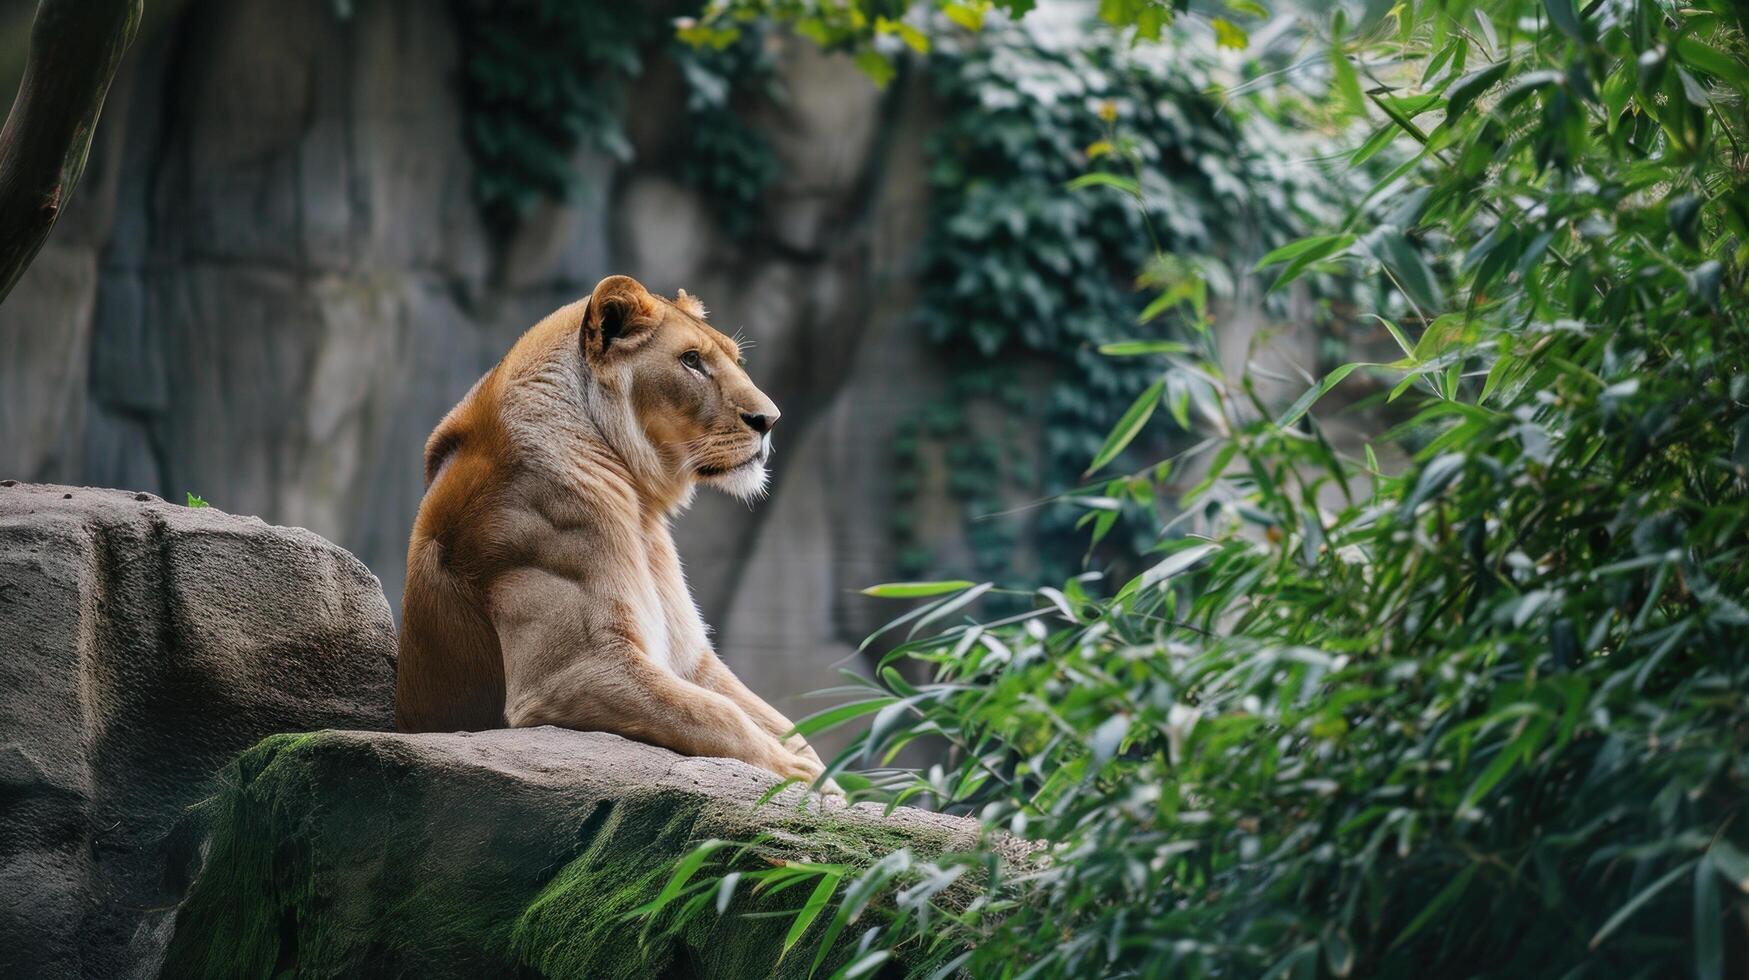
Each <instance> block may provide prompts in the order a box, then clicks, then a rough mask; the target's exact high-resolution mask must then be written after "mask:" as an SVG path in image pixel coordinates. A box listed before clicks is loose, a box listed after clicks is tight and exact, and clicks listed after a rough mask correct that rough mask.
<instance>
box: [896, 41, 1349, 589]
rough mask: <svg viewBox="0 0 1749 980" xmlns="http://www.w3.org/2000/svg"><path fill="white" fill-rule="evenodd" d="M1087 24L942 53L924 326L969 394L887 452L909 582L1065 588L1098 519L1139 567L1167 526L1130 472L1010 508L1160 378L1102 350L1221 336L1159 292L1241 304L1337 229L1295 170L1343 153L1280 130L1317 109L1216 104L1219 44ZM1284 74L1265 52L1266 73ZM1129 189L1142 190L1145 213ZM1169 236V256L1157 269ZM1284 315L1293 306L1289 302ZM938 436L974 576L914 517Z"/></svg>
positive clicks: (1054, 488)
mask: <svg viewBox="0 0 1749 980" xmlns="http://www.w3.org/2000/svg"><path fill="white" fill-rule="evenodd" d="M1084 30H1085V31H1086V32H1087V35H1086V36H1081V37H1077V38H1075V39H1074V43H1073V44H1072V45H1065V44H1062V43H1061V41H1054V40H1053V39H1052V38H1051V37H1049V36H1048V35H1047V34H1046V32H1043V31H1040V32H1037V33H1035V32H1034V31H1032V30H1030V29H1028V28H1027V27H1025V26H1022V25H1012V24H1010V25H1001V26H996V25H992V26H991V27H989V28H986V30H985V31H984V32H983V33H982V34H981V35H979V36H977V37H976V38H975V39H972V40H970V41H967V42H965V43H963V44H962V45H961V46H959V47H958V48H957V49H954V50H943V49H942V48H938V49H937V51H938V53H937V54H936V55H935V56H933V57H932V58H931V60H930V62H929V76H930V78H931V80H932V84H933V88H934V91H935V93H936V95H937V98H938V101H939V104H940V106H941V107H942V109H943V110H944V112H943V114H944V120H943V124H942V126H941V128H940V129H939V131H938V133H937V135H936V136H935V137H934V139H933V140H932V142H931V144H930V146H929V154H930V158H931V168H930V184H931V190H932V192H933V197H932V200H933V204H932V218H931V222H930V226H929V230H928V234H927V239H926V242H925V246H924V251H923V266H922V291H921V296H922V299H921V304H920V312H919V314H918V319H919V322H920V324H921V326H922V329H923V330H924V331H925V332H926V335H927V337H928V338H929V340H930V341H931V342H932V343H933V344H935V345H936V346H937V347H938V348H939V349H940V350H941V351H942V353H943V355H944V356H945V357H946V358H947V359H948V360H949V362H950V363H951V364H952V366H953V369H952V371H951V374H952V376H953V378H954V381H953V382H952V386H951V388H950V390H949V391H948V392H947V394H946V395H945V397H944V398H943V399H942V400H941V401H940V402H939V403H938V404H935V405H931V406H928V407H926V408H924V409H922V410H921V411H920V413H919V415H918V417H917V418H916V419H915V420H913V421H912V422H910V423H908V424H907V425H905V426H902V427H901V430H900V432H899V435H898V437H897V438H896V439H895V440H894V444H893V455H894V463H895V467H896V472H897V474H898V478H897V480H896V482H895V493H896V494H897V496H898V500H897V501H896V507H895V511H896V513H895V516H894V518H893V524H892V531H893V534H894V537H895V540H896V542H897V546H898V547H897V554H898V561H899V565H900V568H899V571H900V572H901V573H902V574H904V575H905V576H907V577H917V576H923V575H926V574H929V573H932V572H945V571H952V572H955V573H960V572H975V573H976V574H979V575H984V576H1000V577H1004V578H1007V579H1014V578H1016V577H1017V576H1018V577H1026V576H1027V575H1028V574H1029V572H1030V573H1031V574H1035V575H1036V576H1037V577H1039V578H1040V579H1041V580H1057V581H1060V580H1061V578H1062V577H1063V576H1065V575H1066V574H1072V570H1073V568H1074V567H1076V566H1078V565H1079V564H1081V562H1082V561H1083V560H1084V558H1085V551H1084V549H1085V542H1086V540H1087V537H1086V535H1085V534H1084V533H1081V532H1078V531H1077V530H1076V528H1077V527H1078V526H1079V524H1081V523H1085V522H1086V521H1088V520H1096V521H1099V522H1100V523H1099V526H1098V528H1097V530H1098V531H1099V532H1100V533H1099V534H1097V535H1096V537H1103V536H1104V535H1105V533H1114V534H1123V533H1125V532H1126V531H1127V533H1129V534H1131V535H1133V536H1135V540H1133V541H1129V542H1126V543H1127V545H1128V547H1126V548H1123V549H1117V550H1119V551H1122V552H1127V553H1128V554H1132V555H1136V554H1144V553H1145V552H1146V550H1147V548H1148V546H1149V545H1151V544H1152V541H1153V536H1154V535H1155V534H1156V533H1157V528H1158V523H1157V522H1156V521H1152V520H1150V521H1123V520H1121V518H1120V515H1121V514H1122V513H1123V512H1124V510H1125V509H1126V508H1127V509H1128V510H1130V511H1131V512H1132V513H1133V511H1134V510H1135V508H1137V507H1141V506H1147V504H1146V503H1144V502H1147V501H1152V500H1153V499H1154V494H1153V492H1152V489H1153V488H1152V487H1146V486H1142V485H1140V484H1137V485H1136V486H1134V487H1133V488H1131V487H1129V486H1128V484H1126V482H1125V481H1124V480H1115V481H1113V482H1112V483H1111V484H1110V485H1108V486H1107V487H1106V488H1105V490H1106V493H1105V494H1104V495H1102V496H1097V497H1094V496H1083V497H1077V498H1070V502H1069V504H1068V505H1064V504H1062V503H1058V504H1052V505H1047V506H1043V507H1036V508H1029V507H1021V508H1015V507H1014V502H1015V500H1016V498H1019V499H1021V500H1037V499H1042V498H1046V497H1051V496H1054V495H1058V494H1062V493H1064V492H1066V491H1069V490H1071V489H1072V488H1074V487H1076V486H1077V485H1078V484H1079V483H1080V482H1081V478H1082V473H1083V470H1084V469H1085V468H1086V466H1087V463H1088V461H1089V460H1091V459H1093V458H1094V457H1095V455H1096V454H1097V453H1098V451H1099V449H1100V445H1101V442H1102V440H1103V437H1104V436H1105V435H1106V433H1107V432H1108V431H1109V430H1110V427H1111V423H1112V420H1113V419H1116V418H1118V417H1120V416H1121V415H1122V414H1123V412H1124V409H1125V408H1126V406H1128V405H1130V404H1131V402H1132V401H1133V400H1134V399H1135V398H1136V397H1137V395H1138V394H1139V393H1140V392H1142V391H1143V389H1145V388H1146V387H1147V385H1148V383H1149V381H1150V380H1152V379H1153V378H1155V377H1156V376H1157V375H1158V370H1157V365H1153V364H1143V363H1141V361H1140V360H1139V359H1123V358H1112V357H1107V356H1105V355H1102V354H1100V353H1099V350H1098V349H1099V347H1100V346H1101V345H1107V344H1112V343H1117V342H1121V341H1128V340H1136V339H1143V338H1149V339H1164V338H1169V337H1179V338H1190V339H1194V337H1195V335H1196V334H1197V332H1198V331H1201V330H1205V329H1207V328H1208V325H1209V323H1208V316H1207V312H1208V310H1207V305H1206V304H1207V302H1208V298H1207V297H1206V296H1204V295H1202V294H1201V293H1199V292H1195V291H1194V290H1191V289H1188V288H1187V289H1186V290H1185V292H1184V295H1183V297H1182V298H1183V300H1184V302H1183V303H1181V304H1179V305H1178V306H1177V307H1175V308H1173V309H1169V310H1165V311H1154V310H1146V309H1144V303H1145V302H1146V300H1147V297H1148V296H1149V295H1153V294H1157V293H1158V292H1159V291H1160V289H1161V287H1164V286H1169V285H1170V284H1171V283H1172V282H1173V281H1174V279H1175V277H1176V278H1180V279H1182V280H1183V281H1184V282H1186V283H1192V282H1194V281H1196V280H1199V279H1200V280H1206V281H1207V282H1208V283H1209V284H1210V288H1211V289H1212V290H1213V291H1214V293H1215V294H1216V295H1215V296H1214V297H1213V299H1214V301H1215V302H1217V303H1219V302H1223V301H1226V300H1229V299H1231V298H1232V296H1231V292H1232V283H1233V282H1234V276H1233V274H1232V273H1233V270H1234V269H1235V268H1236V267H1238V266H1239V265H1241V264H1244V263H1246V262H1248V261H1250V260H1251V259H1253V258H1254V257H1255V256H1256V255H1258V254H1260V253H1261V252H1262V251H1265V250H1267V249H1269V248H1271V247H1273V246H1275V245H1279V244H1280V243H1282V242H1285V241H1289V240H1292V239H1294V238H1296V237H1298V236H1300V235H1302V234H1304V233H1305V232H1306V229H1308V228H1310V227H1317V226H1319V225H1320V223H1328V222H1330V221H1332V220H1333V219H1334V220H1337V221H1339V220H1340V213H1341V212H1340V210H1339V203H1338V202H1339V201H1340V200H1341V199H1342V198H1343V196H1344V192H1342V191H1341V190H1339V189H1336V188H1333V187H1332V186H1331V184H1330V181H1329V178H1328V177H1327V176H1326V175H1325V174H1323V173H1321V172H1320V171H1319V170H1318V169H1316V168H1313V167H1308V166H1304V165H1302V163H1301V161H1303V160H1305V159H1307V158H1311V157H1316V156H1318V155H1319V154H1321V153H1323V152H1325V151H1326V150H1327V146H1326V145H1325V144H1322V143H1320V142H1318V141H1316V140H1315V139H1314V140H1312V141H1310V142H1308V138H1307V137H1306V136H1304V135H1299V134H1295V135H1290V134H1289V131H1288V130H1287V129H1286V128H1284V127H1283V126H1282V125H1280V124H1281V123H1282V122H1283V121H1284V120H1285V119H1286V117H1287V116H1289V115H1291V114H1292V113H1294V112H1296V111H1299V110H1300V108H1301V107H1299V106H1296V105H1294V104H1291V103H1286V102H1281V101H1279V100H1278V101H1275V102H1272V103H1269V104H1260V103H1257V102H1253V101H1247V100H1242V99H1225V100H1223V99H1222V98H1219V97H1217V96H1216V95H1214V94H1211V92H1212V91H1214V90H1215V89H1216V88H1217V85H1216V83H1217V81H1226V82H1230V81H1231V79H1230V78H1229V77H1228V76H1229V75H1230V74H1231V69H1230V68H1228V67H1225V66H1223V63H1222V59H1221V54H1220V52H1218V51H1217V50H1216V49H1215V48H1214V46H1213V44H1212V43H1207V42H1202V43H1199V42H1198V41H1196V40H1193V39H1188V38H1187V39H1185V40H1183V41H1182V42H1181V43H1179V44H1177V45H1173V46H1170V47H1167V46H1147V47H1142V48H1132V47H1131V46H1130V45H1129V43H1128V42H1127V41H1126V40H1125V39H1124V38H1122V37H1120V36H1119V35H1118V34H1117V33H1116V32H1114V31H1110V30H1108V29H1105V28H1103V27H1101V26H1097V25H1092V24H1090V25H1088V26H1087V27H1085V28H1084ZM944 47H945V46H944ZM1168 51H1170V52H1171V54H1166V53H1165V52H1168ZM1283 58H1285V55H1284V56H1283ZM1272 67H1278V66H1272V65H1271V64H1270V63H1269V62H1268V61H1267V60H1266V59H1265V60H1259V61H1257V62H1255V63H1254V64H1253V65H1252V66H1251V68H1250V70H1251V71H1253V72H1262V71H1265V70H1269V69H1270V68H1272ZM1102 157H1104V158H1106V159H1105V160H1101V159H1100V158H1102ZM1104 162H1112V167H1111V169H1112V170H1113V171H1114V173H1113V174H1112V175H1109V179H1107V180H1105V181H1100V180H1091V181H1090V180H1087V179H1086V178H1085V175H1087V174H1088V173H1089V171H1090V169H1091V170H1098V169H1099V167H1100V164H1102V163H1104ZM1077 178H1082V179H1080V180H1077ZM1132 181H1133V182H1134V183H1133V184H1132V183H1131V182H1132ZM1102 185H1112V186H1102ZM1113 186H1128V187H1130V189H1131V190H1133V191H1134V192H1135V193H1136V195H1137V196H1139V198H1140V200H1141V201H1142V202H1143V203H1142V206H1141V207H1138V206H1137V200H1136V198H1135V197H1132V196H1131V195H1129V194H1126V193H1123V192H1122V191H1121V190H1114V189H1113ZM1144 212H1145V214H1146V218H1144ZM1156 238H1158V239H1159V245H1160V246H1161V248H1162V249H1163V250H1164V251H1165V252H1166V253H1167V254H1168V255H1169V256H1170V258H1169V259H1168V260H1166V261H1165V262H1156V263H1153V265H1152V266H1151V267H1150V262H1149V260H1150V256H1151V255H1152V254H1153V252H1154V248H1153V242H1154V240H1155V239H1156ZM1138 268H1150V272H1149V273H1148V274H1147V278H1150V279H1151V280H1152V281H1151V282H1147V283H1142V284H1138V283H1137V282H1136V281H1135V279H1134V275H1133V271H1132V270H1135V269H1138ZM1190 272H1194V273H1196V274H1195V275H1190V274H1188V273H1190ZM1138 285H1149V286H1153V287H1155V288H1154V289H1152V290H1150V291H1149V292H1147V293H1144V292H1139V291H1138ZM1315 288H1338V287H1335V286H1334V285H1333V284H1330V283H1320V284H1317V285H1316V287H1315ZM1268 309H1270V310H1272V311H1273V312H1275V313H1277V314H1280V313H1283V312H1284V307H1283V299H1282V297H1279V296H1277V297H1271V298H1270V299H1269V300H1268ZM1144 314H1146V315H1144ZM1156 314H1159V315H1156ZM1040 376H1042V377H1043V378H1044V379H1045V380H1044V381H1043V385H1044V388H1045V390H1046V393H1047V394H1046V397H1045V398H1044V399H1043V400H1042V401H1041V400H1038V399H1037V397H1036V392H1037V386H1038V384H1039V383H1040V382H1039V381H1038V378H1039V377H1040ZM980 406H982V408H981V407H980ZM1175 414H1181V413H1175ZM992 419H994V420H999V421H995V422H992V421H991V420H992ZM1028 432H1042V433H1043V434H1044V435H1043V440H1042V444H1031V445H1029V441H1030V440H1029V438H1028V437H1027V436H1026V435H1025V433H1028ZM1182 437H1183V436H1181V438H1182ZM931 440H934V441H937V442H939V443H941V444H942V446H943V447H944V451H945V452H947V453H948V454H949V455H950V456H951V458H950V459H949V462H950V463H951V464H952V474H953V475H952V478H951V485H950V486H949V487H948V491H949V493H950V494H951V495H952V496H953V497H954V498H955V500H956V501H957V502H958V503H959V505H960V508H961V511H962V515H963V517H964V524H963V526H964V530H965V535H966V540H967V542H968V543H969V545H970V547H971V550H972V561H973V564H974V566H975V568H973V569H969V570H968V569H944V568H942V567H940V566H941V563H942V560H943V559H942V556H941V555H939V554H936V553H934V552H933V551H932V550H931V549H930V548H929V547H928V546H927V544H926V543H925V542H923V541H922V540H920V539H919V536H918V534H917V530H916V521H915V518H914V515H913V514H912V513H911V512H912V510H913V508H914V506H915V502H916V499H917V495H918V494H919V493H920V492H921V489H922V469H921V468H922V462H921V460H922V459H923V456H922V455H921V454H922V452H923V449H924V447H925V444H926V443H927V442H929V441H931ZM1163 448H1165V447H1162V446H1161V445H1159V444H1155V445H1153V446H1146V447H1138V449H1139V451H1138V449H1133V450H1132V452H1133V453H1134V455H1129V454H1126V456H1125V457H1122V458H1120V459H1119V460H1118V461H1117V464H1116V466H1115V467H1114V469H1115V470H1116V471H1121V470H1122V469H1123V464H1124V463H1125V462H1126V461H1133V460H1134V459H1140V458H1144V457H1145V458H1151V459H1154V458H1159V456H1157V455H1151V454H1152V453H1155V452H1158V451H1159V450H1161V449H1163ZM1035 461H1036V465H1034V462H1035ZM1163 476H1165V474H1164V473H1154V474H1144V475H1143V476H1141V477H1139V478H1138V480H1150V479H1156V478H1159V477H1163ZM1131 489H1133V490H1134V492H1129V491H1130V490H1131ZM1144 491H1146V492H1144ZM1090 508H1091V509H1092V510H1097V511H1099V513H1093V512H1092V510H1090ZM1016 510H1017V511H1018V512H1014V511H1016ZM1026 538H1030V539H1032V540H1034V541H1036V542H1037V544H1038V552H1037V555H1036V564H1037V567H1036V568H1034V569H1027V568H1024V567H1020V566H1019V563H1018V562H1017V558H1016V545H1017V543H1018V542H1020V541H1021V540H1023V539H1026ZM1113 543H1115V542H1113Z"/></svg>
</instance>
